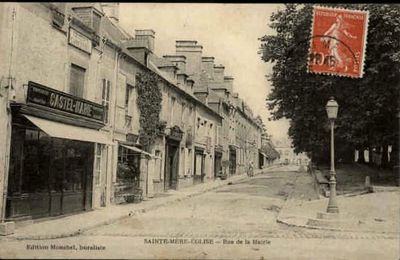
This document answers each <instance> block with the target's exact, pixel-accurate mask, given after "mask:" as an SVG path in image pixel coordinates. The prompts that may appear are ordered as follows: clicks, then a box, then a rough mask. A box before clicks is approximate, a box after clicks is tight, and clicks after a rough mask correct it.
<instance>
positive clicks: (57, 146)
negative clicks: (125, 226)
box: [0, 3, 116, 220]
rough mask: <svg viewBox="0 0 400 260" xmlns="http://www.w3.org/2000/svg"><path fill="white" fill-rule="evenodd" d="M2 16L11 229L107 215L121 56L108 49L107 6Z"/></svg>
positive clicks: (26, 7)
mask: <svg viewBox="0 0 400 260" xmlns="http://www.w3.org/2000/svg"><path fill="white" fill-rule="evenodd" d="M83 12H85V14H86V15H85V17H86V18H87V20H85V21H83V20H82V17H81V15H83ZM0 13H1V17H2V19H1V24H0V27H1V31H2V37H1V38H2V41H1V42H0V46H1V47H0V48H1V50H2V51H3V54H4V55H5V56H4V57H9V58H7V59H3V60H2V62H1V67H0V73H1V79H2V80H1V96H0V117H1V118H0V121H1V124H2V125H1V130H0V131H1V132H2V133H3V135H2V137H1V138H2V139H1V144H0V146H1V147H4V149H1V150H0V158H1V168H0V177H1V185H0V187H1V189H2V192H0V194H1V195H0V196H1V200H0V201H1V205H0V206H1V219H2V220H4V219H7V220H29V219H32V218H40V217H47V216H57V215H63V214H69V213H74V212H80V211H84V210H88V209H91V208H96V207H98V206H103V205H105V204H106V201H107V200H108V199H109V198H110V196H111V193H110V191H109V189H108V190H106V189H105V187H106V186H107V183H109V182H110V180H111V179H110V177H111V176H110V175H107V174H106V173H107V172H109V171H110V170H111V166H110V165H108V164H107V163H106V162H107V161H109V160H111V157H110V154H111V153H110V152H111V151H112V147H113V144H114V143H113V140H112V134H111V133H112V127H111V125H112V123H113V121H114V118H113V114H114V111H113V108H112V107H111V106H109V101H110V100H111V98H112V96H113V94H110V91H111V88H112V87H111V86H113V85H114V84H115V80H114V77H113V75H114V73H113V72H114V66H113V65H115V64H116V55H114V54H115V47H116V46H114V45H113V44H112V42H110V41H102V40H101V36H100V35H101V34H102V33H101V30H100V28H101V27H102V23H103V21H104V19H103V17H104V13H103V12H102V10H101V6H100V5H99V4H93V5H85V6H83V5H80V4H77V5H72V4H65V3H57V4H50V3H2V4H1V5H0ZM104 53H106V54H105V55H104ZM102 59H104V60H107V62H101V60H102ZM103 79H109V81H107V82H104V81H103ZM104 93H108V94H107V95H104Z"/></svg>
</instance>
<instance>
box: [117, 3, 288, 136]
mask: <svg viewBox="0 0 400 260" xmlns="http://www.w3.org/2000/svg"><path fill="white" fill-rule="evenodd" d="M277 8H279V5H276V4H161V3H121V4H120V8H119V18H120V24H121V26H122V27H123V28H124V29H126V30H127V31H128V32H129V33H131V34H132V35H134V30H135V29H153V30H154V31H155V32H156V34H155V54H156V55H157V56H159V57H162V56H163V55H166V54H175V41H176V40H197V41H198V44H200V45H202V46H203V56H213V57H215V63H216V64H223V65H224V66H225V75H226V76H233V77H234V78H235V80H234V91H236V92H238V93H239V96H240V97H241V98H242V99H243V100H245V102H246V103H247V104H248V105H249V106H250V107H251V109H252V110H253V113H254V115H260V116H261V118H262V119H263V121H264V124H265V125H266V127H267V132H268V134H271V135H272V136H273V140H277V139H282V138H286V137H287V129H288V127H289V122H288V120H279V121H268V118H269V112H268V110H267V108H266V102H265V99H266V97H267V95H268V93H269V92H270V90H271V86H270V83H269V82H268V81H267V78H266V77H265V75H267V74H268V73H269V72H270V71H271V65H270V64H267V63H265V62H264V61H262V60H261V58H260V55H259V54H257V51H258V50H259V46H260V41H259V40H258V38H260V37H262V36H263V35H265V34H273V31H272V30H271V29H270V28H269V27H268V22H269V17H270V15H271V14H272V12H274V11H276V10H277Z"/></svg>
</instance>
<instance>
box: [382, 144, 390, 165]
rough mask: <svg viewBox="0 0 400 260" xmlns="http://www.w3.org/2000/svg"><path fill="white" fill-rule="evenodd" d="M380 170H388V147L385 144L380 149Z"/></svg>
mask: <svg viewBox="0 0 400 260" xmlns="http://www.w3.org/2000/svg"><path fill="white" fill-rule="evenodd" d="M381 167H382V168H385V169H387V168H389V157H388V146H387V145H386V144H384V145H383V147H382V164H381Z"/></svg>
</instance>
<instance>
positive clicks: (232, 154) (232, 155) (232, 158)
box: [229, 150, 236, 175]
mask: <svg viewBox="0 0 400 260" xmlns="http://www.w3.org/2000/svg"><path fill="white" fill-rule="evenodd" d="M235 173H236V150H230V151H229V174H230V175H233V174H235Z"/></svg>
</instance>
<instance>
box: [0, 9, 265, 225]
mask: <svg viewBox="0 0 400 260" xmlns="http://www.w3.org/2000/svg"><path fill="white" fill-rule="evenodd" d="M118 8H119V6H118V4H115V3H105V4H100V3H95V4H89V3H2V4H0V14H1V20H0V21H1V22H0V28H1V37H0V46H1V50H2V59H1V62H0V73H1V82H0V124H1V125H0V132H1V133H2V134H1V135H0V147H1V149H0V194H1V195H0V209H1V211H0V212H1V222H12V221H22V220H31V219H35V218H43V217H51V216H58V215H65V214H70V213H74V212H81V211H85V210H92V209H96V208H100V207H106V206H108V205H111V204H118V203H125V202H129V201H135V200H140V198H141V197H153V196H154V195H155V194H158V193H162V192H165V191H167V190H169V189H180V188H183V187H187V186H190V185H195V184H197V183H201V182H206V181H212V180H214V179H216V178H228V177H229V176H231V175H235V174H238V173H241V172H243V171H245V169H246V167H248V166H249V164H250V163H251V164H253V165H254V166H255V167H258V168H262V167H264V166H265V165H266V164H267V162H268V155H266V154H265V153H264V152H262V150H261V146H262V135H263V133H264V130H263V127H262V122H261V120H260V118H259V117H258V118H256V117H255V116H254V115H253V113H252V111H251V109H250V108H249V106H248V105H247V104H246V103H245V102H244V101H243V100H242V99H241V98H240V97H239V95H238V93H236V92H235V91H234V87H233V83H234V78H233V77H231V76H228V75H225V73H224V70H225V68H224V66H223V65H220V64H216V63H215V58H214V57H205V56H203V47H202V46H201V45H200V44H199V43H198V42H197V41H193V40H184V41H183V40H178V41H176V50H175V53H174V54H168V55H165V56H163V57H158V56H157V55H156V54H155V53H154V46H155V42H156V41H155V32H154V31H153V30H135V33H134V35H131V34H129V33H128V32H127V31H125V30H124V29H123V28H122V27H121V26H120V24H119V15H118V14H119V10H118ZM151 133H152V134H151ZM145 137H148V139H146V138H145ZM144 140H148V142H147V143H146V142H145V141H144ZM149 140H150V141H149Z"/></svg>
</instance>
